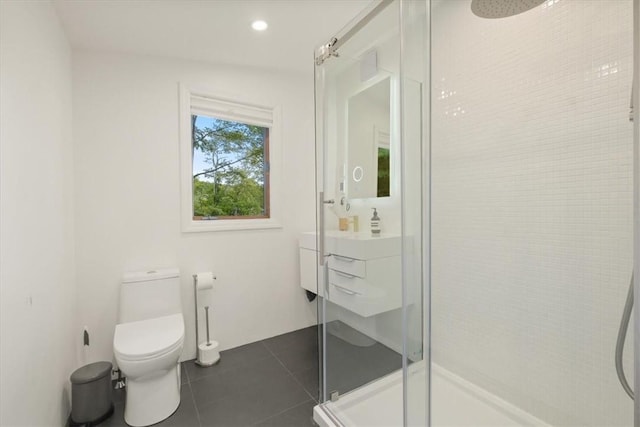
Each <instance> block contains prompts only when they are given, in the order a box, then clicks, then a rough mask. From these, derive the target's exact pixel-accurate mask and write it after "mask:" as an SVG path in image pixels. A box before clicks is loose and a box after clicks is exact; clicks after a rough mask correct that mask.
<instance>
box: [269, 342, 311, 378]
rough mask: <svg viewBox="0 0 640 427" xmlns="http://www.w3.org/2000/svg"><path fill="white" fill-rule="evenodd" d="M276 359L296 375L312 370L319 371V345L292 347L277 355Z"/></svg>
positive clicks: (309, 344) (282, 350)
mask: <svg viewBox="0 0 640 427" xmlns="http://www.w3.org/2000/svg"><path fill="white" fill-rule="evenodd" d="M275 356H276V358H277V359H278V360H280V362H282V364H283V365H284V366H285V368H287V370H289V372H292V373H296V372H301V371H305V370H307V369H310V368H316V370H317V369H318V364H319V360H318V344H317V343H308V344H307V343H306V344H305V345H290V346H288V347H286V348H283V349H281V350H280V352H279V353H276V354H275Z"/></svg>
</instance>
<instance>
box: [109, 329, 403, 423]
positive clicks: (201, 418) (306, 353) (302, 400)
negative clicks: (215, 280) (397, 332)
mask: <svg viewBox="0 0 640 427" xmlns="http://www.w3.org/2000/svg"><path fill="white" fill-rule="evenodd" d="M317 334H318V333H317V327H315V326H314V327H310V328H305V329H300V330H298V331H294V332H290V333H287V334H284V335H279V336H277V337H273V338H269V339H266V340H263V341H258V342H255V343H252V344H247V345H244V346H242V347H237V348H234V349H231V350H227V351H223V352H221V358H220V362H219V363H218V364H216V365H215V366H212V367H209V368H201V367H199V366H197V365H195V364H194V362H193V361H187V362H183V363H182V382H183V384H182V392H181V393H182V396H181V404H180V407H179V408H178V410H177V411H176V412H175V413H174V414H173V415H172V416H171V417H169V418H168V419H166V420H165V421H163V422H161V423H159V424H156V425H158V426H181V427H191V426H198V427H209V426H210V427H231V426H242V427H246V426H274V427H275V426H277V427H304V426H314V425H315V423H314V422H313V420H312V411H313V407H314V406H315V405H316V404H317V399H318V369H319V367H318V335H317ZM327 346H328V348H329V351H328V352H327V364H328V366H329V367H330V371H328V372H330V373H328V377H327V383H328V388H330V389H331V390H330V391H332V390H339V391H340V393H341V394H343V393H345V392H347V391H349V390H352V389H354V388H357V387H358V386H360V385H362V384H365V383H367V382H369V381H372V380H374V379H376V378H378V377H380V376H382V375H385V374H388V373H390V372H392V371H394V370H396V369H399V368H400V367H401V358H400V355H399V354H397V353H395V352H393V351H392V350H389V349H388V348H387V347H384V346H383V345H381V344H377V343H376V344H374V345H373V346H369V347H357V346H354V345H351V344H349V343H347V342H346V341H343V340H341V339H339V338H336V337H333V336H331V335H328V336H327ZM124 393H125V392H124V390H118V391H114V405H115V413H114V414H113V416H112V417H111V418H109V419H108V420H107V421H105V422H104V423H102V424H100V426H105V427H106V426H126V424H125V422H124V399H125V395H124Z"/></svg>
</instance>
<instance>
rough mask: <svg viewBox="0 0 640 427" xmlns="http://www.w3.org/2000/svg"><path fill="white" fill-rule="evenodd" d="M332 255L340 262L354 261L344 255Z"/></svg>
mask: <svg viewBox="0 0 640 427" xmlns="http://www.w3.org/2000/svg"><path fill="white" fill-rule="evenodd" d="M333 257H334V258H335V259H336V261H340V262H354V261H355V259H353V258H347V257H345V256H340V255H334V256H333Z"/></svg>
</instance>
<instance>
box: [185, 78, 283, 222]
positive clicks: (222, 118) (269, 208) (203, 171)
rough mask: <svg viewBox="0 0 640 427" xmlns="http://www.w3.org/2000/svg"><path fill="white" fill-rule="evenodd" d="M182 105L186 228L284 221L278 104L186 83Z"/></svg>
mask: <svg viewBox="0 0 640 427" xmlns="http://www.w3.org/2000/svg"><path fill="white" fill-rule="evenodd" d="M180 109H181V119H180V123H181V174H182V216H183V220H182V224H183V227H182V228H183V231H187V232H191V231H216V230H234V229H251V228H273V227H279V224H278V223H277V221H276V220H275V219H274V216H273V213H274V212H273V207H274V197H273V194H274V192H273V188H272V187H273V186H274V179H273V177H274V173H273V159H274V157H276V158H277V156H274V150H273V145H274V141H275V138H274V136H276V135H277V129H276V126H275V124H276V120H275V117H276V110H275V109H274V108H267V107H261V106H257V105H252V104H246V103H240V102H236V101H229V100H227V99H222V98H217V97H214V96H211V95H208V94H203V93H200V92H195V91H192V90H189V89H187V88H185V87H183V86H181V107H180ZM276 145H277V144H276ZM276 163H277V161H276ZM276 175H277V173H276Z"/></svg>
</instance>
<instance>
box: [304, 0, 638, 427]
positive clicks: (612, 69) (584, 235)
mask: <svg viewBox="0 0 640 427" xmlns="http://www.w3.org/2000/svg"><path fill="white" fill-rule="evenodd" d="M639 27H640V0H527V1H524V0H377V1H374V2H372V4H371V5H370V6H369V7H368V8H367V9H366V10H364V11H363V12H362V13H361V14H360V15H359V16H357V17H355V18H354V20H353V21H352V22H351V23H350V24H349V25H348V26H347V27H346V28H345V29H344V30H342V31H341V32H340V33H338V34H336V35H335V37H333V38H331V39H330V40H328V41H327V43H326V44H324V45H323V46H321V47H320V48H318V49H317V51H316V52H315V84H316V89H315V94H316V158H317V162H316V174H317V179H316V182H317V193H318V202H317V230H316V239H315V242H316V255H317V263H316V265H317V294H318V295H319V298H318V317H319V324H320V326H319V335H320V343H321V352H320V353H321V356H320V358H321V360H320V378H319V381H320V391H319V405H318V406H316V408H315V409H314V419H315V420H316V422H317V423H318V424H319V425H321V426H363V427H364V426H367V427H369V426H402V425H405V426H454V425H455V426H569V425H571V426H591V427H596V426H633V425H635V426H640V410H639V409H638V408H640V405H638V402H637V401H636V402H635V404H634V401H633V399H632V398H630V396H629V395H628V394H627V392H625V389H624V388H623V386H622V385H621V383H620V379H624V378H626V379H627V380H628V383H629V384H630V387H629V388H633V385H634V383H636V384H637V383H640V378H639V371H640V369H636V368H637V366H638V359H639V357H638V356H639V355H640V349H639V347H638V345H639V344H640V337H639V336H638V333H639V330H640V327H639V326H638V325H639V324H640V316H638V314H637V313H638V311H637V310H631V311H630V309H631V307H630V304H627V305H626V310H625V302H626V301H627V300H628V301H632V299H633V298H635V299H636V306H637V300H638V294H639V292H637V290H638V280H637V279H636V281H635V283H634V282H633V279H632V271H633V269H634V265H635V266H637V265H639V261H638V254H640V243H639V240H638V235H639V234H640V233H639V230H638V228H639V226H638V218H640V208H639V200H640V196H639V191H640V190H639V189H640V182H639V175H638V166H639V165H640V158H639V156H640V154H639V148H638V145H639V142H638V139H639V136H638V135H639V133H640V132H639V129H640V128H639V126H640V123H639V121H640V119H638V108H635V109H633V108H630V95H631V97H632V100H631V101H632V102H631V104H632V105H636V106H637V105H638V71H637V70H638V69H639V68H640V65H639V61H640V60H639V58H638V57H639V56H640V53H638V52H640V33H639V30H638V28H639ZM634 52H635V53H636V54H635V55H634ZM634 70H635V71H636V72H635V77H634ZM634 79H635V82H636V83H635V87H633V84H632V82H633V81H634ZM634 102H635V103H634ZM631 119H633V120H631ZM634 245H635V248H634ZM636 277H638V274H636ZM630 282H631V288H630V287H629V284H630ZM634 287H635V290H636V292H635V295H634V294H630V293H629V290H630V289H634ZM628 296H630V298H631V299H628V298H627V297H628ZM623 313H630V314H631V315H632V317H631V320H630V321H629V322H628V324H629V327H628V330H626V331H625V330H624V327H623V326H624V323H625V322H624V321H623V320H624V319H623ZM616 349H617V351H616ZM634 379H635V380H634ZM623 382H624V381H623Z"/></svg>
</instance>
